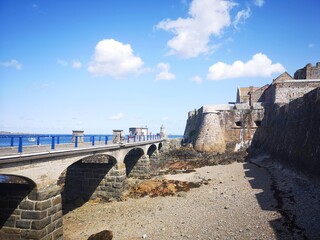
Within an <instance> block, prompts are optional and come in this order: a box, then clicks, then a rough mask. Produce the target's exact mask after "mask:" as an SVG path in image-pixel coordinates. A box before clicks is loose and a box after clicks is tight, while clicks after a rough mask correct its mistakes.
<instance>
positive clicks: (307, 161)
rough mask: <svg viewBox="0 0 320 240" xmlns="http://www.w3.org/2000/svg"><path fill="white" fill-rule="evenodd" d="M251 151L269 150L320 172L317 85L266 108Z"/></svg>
mask: <svg viewBox="0 0 320 240" xmlns="http://www.w3.org/2000/svg"><path fill="white" fill-rule="evenodd" d="M262 124H265V125H268V127H266V128H259V129H258V130H257V131H256V133H255V135H254V138H253V140H252V145H251V147H250V149H249V150H250V151H251V152H264V153H269V154H270V155H271V156H272V158H274V159H277V160H279V161H280V162H283V163H285V164H287V165H289V166H292V167H294V168H296V169H299V170H302V171H305V172H307V173H311V174H313V175H317V176H320V88H316V89H314V90H312V91H311V92H309V93H307V94H305V95H304V96H303V97H300V98H297V99H295V100H293V101H291V102H290V103H289V104H286V105H281V106H280V105H277V104H274V105H270V106H268V107H266V108H265V117H264V118H263V120H262Z"/></svg>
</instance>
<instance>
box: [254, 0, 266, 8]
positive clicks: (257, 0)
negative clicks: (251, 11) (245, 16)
mask: <svg viewBox="0 0 320 240" xmlns="http://www.w3.org/2000/svg"><path fill="white" fill-rule="evenodd" d="M264 3H265V0H253V4H254V5H256V6H258V7H262V6H263V4H264Z"/></svg>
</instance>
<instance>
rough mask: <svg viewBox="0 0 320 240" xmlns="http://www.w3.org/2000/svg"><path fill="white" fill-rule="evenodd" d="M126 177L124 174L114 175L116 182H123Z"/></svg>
mask: <svg viewBox="0 0 320 240" xmlns="http://www.w3.org/2000/svg"><path fill="white" fill-rule="evenodd" d="M126 178H127V177H126V176H125V175H122V176H119V177H116V182H123V181H124V180H125V179H126Z"/></svg>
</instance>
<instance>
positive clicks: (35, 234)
mask: <svg viewBox="0 0 320 240" xmlns="http://www.w3.org/2000/svg"><path fill="white" fill-rule="evenodd" d="M46 235H47V231H46V229H45V228H44V229H41V230H23V231H21V238H22V239H41V238H43V237H44V236H46Z"/></svg>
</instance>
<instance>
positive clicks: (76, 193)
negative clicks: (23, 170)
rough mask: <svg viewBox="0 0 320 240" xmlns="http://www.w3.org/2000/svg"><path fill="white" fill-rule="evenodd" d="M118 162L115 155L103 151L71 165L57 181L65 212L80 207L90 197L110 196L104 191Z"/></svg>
mask: <svg viewBox="0 0 320 240" xmlns="http://www.w3.org/2000/svg"><path fill="white" fill-rule="evenodd" d="M116 164H117V159H116V158H115V157H114V156H112V155H109V154H103V153H102V154H94V155H90V156H85V157H83V158H82V159H80V160H78V161H76V162H74V163H72V164H71V165H69V166H68V167H67V168H66V169H65V170H64V171H63V172H62V173H61V175H60V177H59V179H58V181H57V184H58V185H59V186H60V187H61V197H62V204H63V211H64V213H66V212H68V211H70V210H73V209H75V208H77V207H80V206H81V205H82V204H84V203H85V202H87V201H88V200H89V199H94V198H96V197H100V198H108V197H107V194H106V192H104V194H102V193H103V191H104V190H105V182H106V179H107V178H108V175H110V172H111V171H112V169H113V168H114V166H115V165H116ZM70 203H72V204H70Z"/></svg>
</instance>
